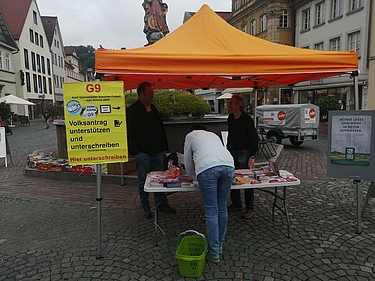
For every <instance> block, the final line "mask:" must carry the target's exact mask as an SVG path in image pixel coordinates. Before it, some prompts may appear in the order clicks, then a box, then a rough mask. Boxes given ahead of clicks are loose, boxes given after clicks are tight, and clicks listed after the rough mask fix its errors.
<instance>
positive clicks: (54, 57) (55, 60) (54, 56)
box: [53, 54, 57, 65]
mask: <svg viewBox="0 0 375 281" xmlns="http://www.w3.org/2000/svg"><path fill="white" fill-rule="evenodd" d="M53 59H54V62H55V63H54V64H55V65H57V56H56V54H53Z"/></svg>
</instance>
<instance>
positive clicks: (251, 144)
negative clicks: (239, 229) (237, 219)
mask: <svg viewBox="0 0 375 281" xmlns="http://www.w3.org/2000/svg"><path fill="white" fill-rule="evenodd" d="M243 103H244V101H243V99H242V97H241V96H239V95H233V96H232V97H231V99H230V100H229V103H228V110H229V112H230V114H229V116H228V142H227V148H228V150H229V152H230V153H231V154H232V156H233V159H234V166H235V168H236V169H247V168H249V169H252V168H253V167H254V163H255V154H256V152H257V150H258V133H257V130H256V128H255V126H254V121H253V119H252V118H251V117H250V115H248V114H246V113H245V112H243V110H242V106H243ZM244 193H245V205H246V210H245V212H243V213H242V217H243V218H245V219H249V218H251V217H252V216H253V215H254V189H245V191H244ZM230 197H231V201H232V204H230V205H229V206H228V210H229V211H235V210H241V208H242V202H241V190H239V189H235V190H231V191H230Z"/></svg>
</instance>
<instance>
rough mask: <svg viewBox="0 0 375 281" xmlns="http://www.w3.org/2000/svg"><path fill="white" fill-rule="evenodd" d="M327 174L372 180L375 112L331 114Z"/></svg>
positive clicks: (334, 112) (374, 168)
mask: <svg viewBox="0 0 375 281" xmlns="http://www.w3.org/2000/svg"><path fill="white" fill-rule="evenodd" d="M328 120H329V127H328V130H329V132H328V155H327V175H328V176H329V177H333V178H347V179H353V180H355V179H357V180H368V181H375V173H374V171H375V159H374V158H375V145H374V143H372V142H371V139H372V136H375V111H373V110H371V111H370V110H363V111H358V110H356V111H354V110H353V111H342V110H340V111H330V112H329V118H328Z"/></svg>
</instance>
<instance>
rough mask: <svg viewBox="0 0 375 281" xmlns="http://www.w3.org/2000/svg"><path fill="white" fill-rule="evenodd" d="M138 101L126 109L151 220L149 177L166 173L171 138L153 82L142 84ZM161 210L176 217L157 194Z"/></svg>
mask: <svg viewBox="0 0 375 281" xmlns="http://www.w3.org/2000/svg"><path fill="white" fill-rule="evenodd" d="M137 93H138V100H137V101H136V102H135V103H134V104H132V105H131V106H129V108H128V109H127V110H126V122H127V134H128V149H129V153H130V154H131V155H133V156H134V158H135V161H136V164H137V170H138V191H139V197H140V201H141V206H142V208H143V216H144V217H145V218H150V217H151V209H150V203H149V200H148V198H149V194H148V192H145V191H144V184H145V181H146V177H147V174H148V173H149V172H151V171H162V170H163V152H164V151H167V150H168V149H169V148H168V143H167V136H166V133H165V130H164V125H163V122H162V120H161V118H160V115H159V112H158V110H157V109H156V107H155V106H154V105H153V104H152V101H153V98H154V91H153V89H152V85H151V83H149V82H143V83H141V84H139V86H138V88H137ZM154 196H156V200H157V204H159V210H161V211H164V212H167V213H170V214H175V213H176V210H175V209H173V208H172V207H171V206H169V204H168V201H167V198H166V196H165V194H164V193H155V194H154Z"/></svg>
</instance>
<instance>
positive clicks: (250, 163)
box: [247, 157, 255, 170]
mask: <svg viewBox="0 0 375 281" xmlns="http://www.w3.org/2000/svg"><path fill="white" fill-rule="evenodd" d="M247 165H248V167H249V169H250V170H251V169H253V168H254V165H255V159H254V158H253V157H249V160H247Z"/></svg>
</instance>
